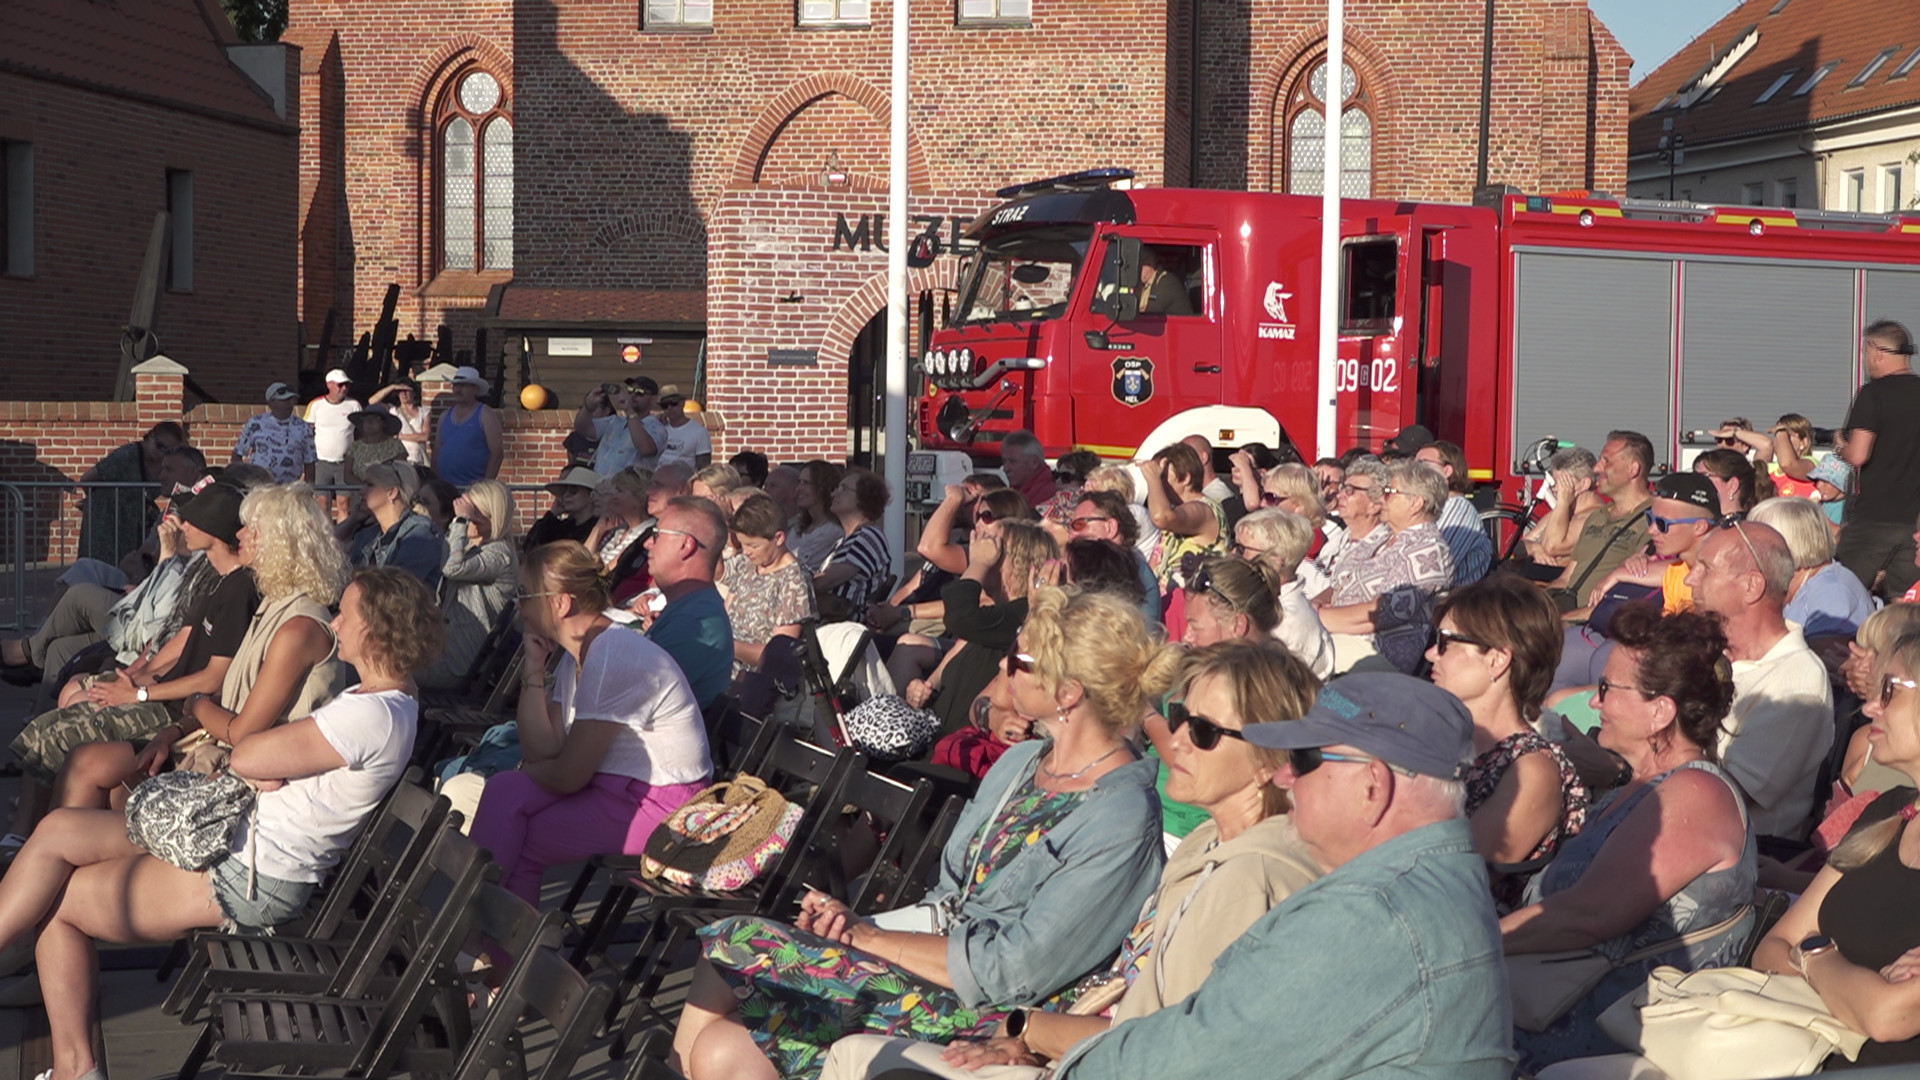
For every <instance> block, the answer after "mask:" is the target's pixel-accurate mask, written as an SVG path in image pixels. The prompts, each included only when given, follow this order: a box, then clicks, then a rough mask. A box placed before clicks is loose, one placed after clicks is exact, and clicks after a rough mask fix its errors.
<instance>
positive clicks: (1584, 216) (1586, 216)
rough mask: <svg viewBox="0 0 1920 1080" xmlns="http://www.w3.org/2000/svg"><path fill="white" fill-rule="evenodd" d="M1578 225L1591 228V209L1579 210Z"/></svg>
mask: <svg viewBox="0 0 1920 1080" xmlns="http://www.w3.org/2000/svg"><path fill="white" fill-rule="evenodd" d="M1580 227H1581V228H1583V229H1591V228H1593V211H1591V210H1582V211H1580Z"/></svg>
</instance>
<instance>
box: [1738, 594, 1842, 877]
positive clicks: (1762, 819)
mask: <svg viewBox="0 0 1920 1080" xmlns="http://www.w3.org/2000/svg"><path fill="white" fill-rule="evenodd" d="M1721 726H1722V729H1723V731H1722V734H1721V736H1720V747H1719V749H1720V767H1721V768H1723V769H1725V770H1726V771H1727V773H1728V775H1730V776H1732V777H1733V778H1734V780H1736V781H1738V782H1739V784H1740V790H1742V791H1744V792H1746V795H1747V801H1748V806H1749V809H1750V811H1751V814H1752V818H1753V831H1754V832H1755V833H1756V834H1757V835H1760V836H1782V837H1787V838H1789V839H1799V838H1800V837H1802V836H1805V835H1806V824H1807V820H1808V818H1809V816H1810V815H1811V814H1812V813H1813V803H1814V795H1815V792H1814V790H1813V778H1814V774H1815V773H1817V772H1819V770H1820V764H1821V762H1823V761H1825V760H1826V757H1827V750H1828V749H1829V748H1830V747H1832V745H1833V684H1832V683H1831V682H1830V681H1829V680H1828V678H1827V668H1826V665H1825V664H1822V663H1821V662H1820V658H1819V657H1818V656H1816V655H1815V654H1814V652H1813V650H1812V649H1810V648H1808V647H1807V639H1806V637H1805V635H1803V634H1802V633H1801V632H1800V626H1799V624H1797V623H1791V622H1790V623H1788V624H1787V633H1786V636H1785V637H1782V638H1781V639H1780V640H1779V641H1777V642H1775V643H1774V645H1773V648H1771V649H1768V650H1767V654H1766V655H1765V656H1763V657H1761V658H1760V659H1758V660H1736V661H1734V663H1733V710H1732V711H1731V712H1730V713H1728V714H1727V718H1726V720H1725V721H1724V722H1723V723H1722V725H1721Z"/></svg>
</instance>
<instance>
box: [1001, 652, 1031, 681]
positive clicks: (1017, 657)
mask: <svg viewBox="0 0 1920 1080" xmlns="http://www.w3.org/2000/svg"><path fill="white" fill-rule="evenodd" d="M1022 671H1024V672H1026V673H1027V674H1029V675H1032V674H1033V673H1034V671H1033V657H1031V656H1029V655H1027V654H1026V653H1023V652H1009V653H1007V678H1009V679H1011V678H1013V677H1014V675H1016V674H1018V673H1019V672H1022Z"/></svg>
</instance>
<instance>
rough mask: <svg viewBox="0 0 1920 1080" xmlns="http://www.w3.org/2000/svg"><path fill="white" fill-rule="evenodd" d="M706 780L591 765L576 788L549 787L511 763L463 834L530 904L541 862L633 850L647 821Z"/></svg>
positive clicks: (654, 821) (650, 826) (536, 895)
mask: <svg viewBox="0 0 1920 1080" xmlns="http://www.w3.org/2000/svg"><path fill="white" fill-rule="evenodd" d="M705 786H706V784H705V782H701V783H694V784H660V785H653V784H648V783H646V782H645V781H641V780H635V779H633V778H632V777H630V776H617V775H615V774H613V773H596V774H595V775H594V778H593V780H592V781H591V782H589V783H588V784H587V786H586V787H583V788H581V789H580V790H579V791H576V792H574V793H573V794H571V795H556V794H554V793H553V792H551V791H548V790H547V789H546V788H543V787H541V786H540V785H539V784H537V783H535V782H534V781H533V779H532V778H531V777H529V776H528V775H527V774H526V773H523V772H520V771H518V770H514V771H510V772H502V773H496V774H494V775H493V776H492V777H490V778H488V780H487V787H486V791H485V793H483V794H482V795H481V796H480V807H479V809H477V810H475V811H474V814H473V829H472V831H471V832H470V833H469V834H468V835H469V836H470V837H471V838H472V839H473V842H474V843H476V844H478V845H480V846H481V847H483V848H485V849H487V850H488V851H490V852H492V853H493V859H494V861H495V862H497V863H499V864H500V886H501V888H504V889H506V890H507V891H508V892H511V893H513V894H514V895H516V896H519V897H521V898H522V899H524V900H526V901H527V902H528V903H531V904H533V905H535V906H536V907H537V906H539V903H540V876H541V875H542V874H544V873H546V871H547V868H548V867H550V866H559V865H561V864H562V863H570V862H578V861H579V860H581V859H584V858H586V857H588V856H589V855H616V854H619V855H638V854H640V852H642V851H643V850H645V849H646V846H647V836H648V835H649V834H651V833H652V832H653V830H654V828H655V827H656V826H658V825H659V824H660V823H661V822H662V821H665V820H666V819H667V817H668V816H669V815H671V814H672V813H673V812H674V811H675V810H678V809H679V808H680V805H681V804H682V803H684V802H686V801H687V800H688V799H689V798H691V797H692V796H693V795H694V794H695V793H696V792H698V791H699V790H700V789H701V788H703V787H705Z"/></svg>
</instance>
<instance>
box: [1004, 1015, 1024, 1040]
mask: <svg viewBox="0 0 1920 1080" xmlns="http://www.w3.org/2000/svg"><path fill="white" fill-rule="evenodd" d="M1004 1022H1005V1024H1006V1026H1007V1038H1009V1039H1018V1038H1020V1037H1021V1036H1023V1035H1025V1034H1026V1033H1027V1010H1025V1009H1015V1010H1013V1011H1012V1012H1010V1013H1008V1014H1007V1019H1006V1020H1005V1021H1004Z"/></svg>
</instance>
